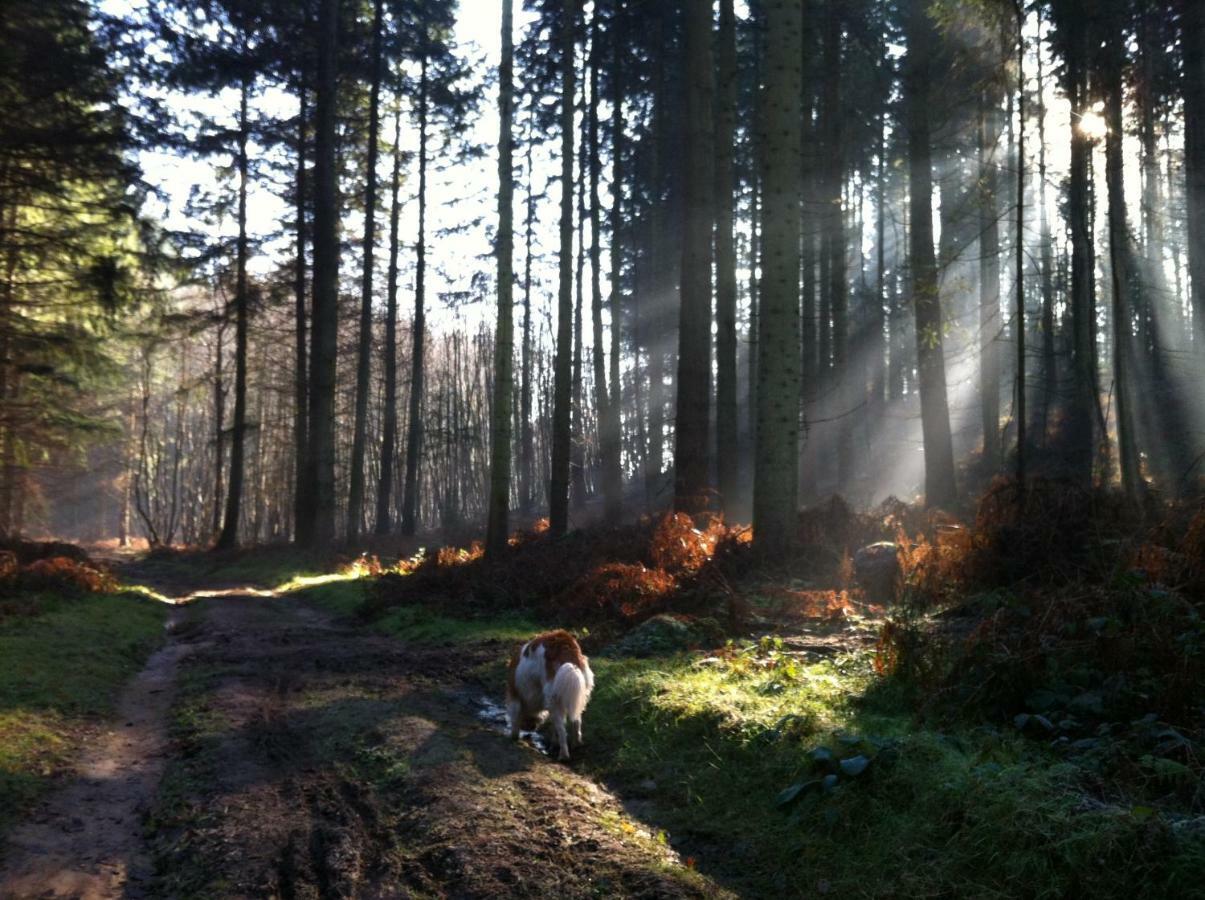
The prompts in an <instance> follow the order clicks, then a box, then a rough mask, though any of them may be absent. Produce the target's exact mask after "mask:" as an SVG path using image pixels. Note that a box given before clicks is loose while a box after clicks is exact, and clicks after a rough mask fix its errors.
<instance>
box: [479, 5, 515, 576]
mask: <svg viewBox="0 0 1205 900" xmlns="http://www.w3.org/2000/svg"><path fill="white" fill-rule="evenodd" d="M513 19H514V2H513V0H502V62H501V65H500V66H499V69H498V78H499V86H498V114H499V120H500V124H501V127H500V130H499V135H498V245H497V253H498V333H497V338H496V339H495V341H494V403H493V409H492V410H491V420H490V487H489V520H488V526H487V529H486V540H485V552H486V554H487V555H489V556H491V557H496V556H497V555H498V554H500V553H501V552H502V551H504V550H505V549H506V541H507V537H508V534H509V528H508V521H507V516H508V513H509V512H510V460H511V421H510V417H511V392H512V388H513V384H512V383H513V381H514V373H513V357H514V342H515V329H514V321H513V316H514V299H513V296H512V292H513V289H514V224H513V216H514V212H513V203H514V171H513V170H514V162H513V160H512V148H511V130H512V125H513V122H514V101H513V94H514V87H513V81H514V37H513V34H512V32H513V30H514V24H513Z"/></svg>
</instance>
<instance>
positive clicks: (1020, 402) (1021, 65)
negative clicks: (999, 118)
mask: <svg viewBox="0 0 1205 900" xmlns="http://www.w3.org/2000/svg"><path fill="white" fill-rule="evenodd" d="M1016 165H1017V169H1016V171H1017V204H1016V205H1017V233H1016V235H1015V239H1016V245H1015V249H1016V254H1017V257H1016V272H1014V273H1013V277H1014V278H1015V279H1016V282H1015V283H1016V289H1017V298H1016V306H1015V307H1014V308H1013V331H1014V333H1015V336H1016V342H1017V366H1016V368H1017V371H1016V388H1015V396H1016V415H1015V418H1016V422H1017V460H1016V462H1017V468H1016V476H1017V484H1018V485H1021V484H1023V483H1024V481H1025V449H1026V448H1025V442H1026V435H1025V428H1026V426H1027V425H1028V419H1027V418H1026V412H1025V7H1024V4H1022V3H1018V4H1017V163H1016Z"/></svg>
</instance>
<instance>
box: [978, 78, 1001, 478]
mask: <svg viewBox="0 0 1205 900" xmlns="http://www.w3.org/2000/svg"><path fill="white" fill-rule="evenodd" d="M999 144H1000V97H999V96H998V95H997V92H996V91H994V90H990V89H988V90H984V91H983V92H982V94H981V95H980V98H979V397H980V401H979V405H980V410H981V412H982V414H983V415H982V426H983V464H984V467H985V470H986V471H988V472H996V471H998V469H999V467H1000V344H999V338H1000V224H999V216H1000V211H999V202H998V201H999V193H1000V175H999V164H998V162H997V154H998V152H999Z"/></svg>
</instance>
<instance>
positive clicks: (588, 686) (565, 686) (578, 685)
mask: <svg viewBox="0 0 1205 900" xmlns="http://www.w3.org/2000/svg"><path fill="white" fill-rule="evenodd" d="M593 690H594V673H593V672H591V671H590V661H589V660H588V659H586V657H585V656H584V655H583V654H582V648H581V646H580V645H579V644H578V642H577V640H576V639H575V638H574V637H573V635H571V634H570V633H569V632H567V631H560V630H558V631H546V632H544V633H543V634H539V635H536V636H535V637H534V638H532V639H531V640H530V641H528V642H527V643H526V644H524V645H523V646H522V647H520V648H519V649H518V650H516V651H515V653H514V655H513V656H511V658H510V669H509V671H508V672H507V678H506V717H507V721H508V723H509V724H510V736H511V739H512V740H518V738H519V732H520V731H534V730H535V729H536V728H537V727H539V725H540V723H541V721H542V720H543V718H544V713H545V712H547V713H548V718H550V719H551V720H552V727H553V730H554V731H555V732H556V739H557V744H558V746H559V748H560V756H559V758H560V759H561V760H562V761H568V759H569V737H570V734H569V732H570V731H572V737H573V742H574V743H575V744H576V745H577V746H579V747H580V746H581V743H582V713H583V712H585V710H586V704H587V703H588V702H589V700H590V692H591V691H593Z"/></svg>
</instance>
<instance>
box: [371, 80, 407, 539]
mask: <svg viewBox="0 0 1205 900" xmlns="http://www.w3.org/2000/svg"><path fill="white" fill-rule="evenodd" d="M398 99H399V100H400V99H401V98H400V96H399V98H398ZM401 142H402V110H401V104H400V103H399V105H398V111H397V115H396V117H395V118H394V125H393V172H392V174H391V175H390V177H389V196H390V203H389V274H388V275H387V279H388V280H387V284H386V289H385V292H386V300H385V304H386V307H385V373H384V374H385V400H384V409H383V410H382V413H381V415H382V419H383V422H382V429H381V473H380V478H379V480H378V482H377V524H376V529H375V531H376V533H377V534H389V532H390V531H391V530H392V528H393V512H392V508H391V501H392V497H393V463H394V458H395V457H396V455H397V307H398V303H397V282H398V249H399V248H398V242H399V239H398V220H399V219H400V217H401V211H402V210H401V204H400V203H399V202H398V189H399V186H400V184H401V180H402V179H401V170H402V148H401Z"/></svg>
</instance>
